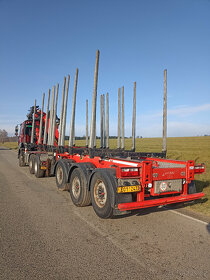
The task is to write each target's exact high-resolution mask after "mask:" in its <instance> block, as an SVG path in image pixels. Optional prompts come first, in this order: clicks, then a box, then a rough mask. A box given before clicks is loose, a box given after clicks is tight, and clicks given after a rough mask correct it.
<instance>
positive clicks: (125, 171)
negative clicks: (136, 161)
mask: <svg viewBox="0 0 210 280" xmlns="http://www.w3.org/2000/svg"><path fill="white" fill-rule="evenodd" d="M120 171H121V172H120V173H121V177H138V176H139V168H137V167H135V168H133V167H132V168H121V169H120Z"/></svg>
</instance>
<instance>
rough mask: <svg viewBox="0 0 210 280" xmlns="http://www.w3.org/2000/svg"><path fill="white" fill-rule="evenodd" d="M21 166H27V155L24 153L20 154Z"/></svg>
mask: <svg viewBox="0 0 210 280" xmlns="http://www.w3.org/2000/svg"><path fill="white" fill-rule="evenodd" d="M19 166H20V167H23V166H26V163H25V157H24V155H22V154H19Z"/></svg>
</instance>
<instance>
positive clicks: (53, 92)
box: [47, 86, 55, 146]
mask: <svg viewBox="0 0 210 280" xmlns="http://www.w3.org/2000/svg"><path fill="white" fill-rule="evenodd" d="M54 102H55V86H53V89H52V98H51V106H50V124H49V130H48V140H47V145H48V146H51V145H52V126H53V114H54Z"/></svg>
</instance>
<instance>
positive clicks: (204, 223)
mask: <svg viewBox="0 0 210 280" xmlns="http://www.w3.org/2000/svg"><path fill="white" fill-rule="evenodd" d="M167 209H168V208H167ZM169 211H170V212H172V213H174V214H177V215H179V216H182V217H185V218H188V219H190V220H193V221H196V222H199V223H201V224H203V225H205V226H207V225H208V224H209V223H206V222H204V221H201V220H199V219H196V218H193V217H191V216H188V215H185V214H182V213H180V212H177V211H176V210H171V209H169Z"/></svg>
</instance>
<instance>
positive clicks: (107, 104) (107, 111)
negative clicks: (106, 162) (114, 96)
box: [106, 92, 109, 149]
mask: <svg viewBox="0 0 210 280" xmlns="http://www.w3.org/2000/svg"><path fill="white" fill-rule="evenodd" d="M106 148H107V149H108V148H109V94H108V92H107V94H106Z"/></svg>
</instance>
